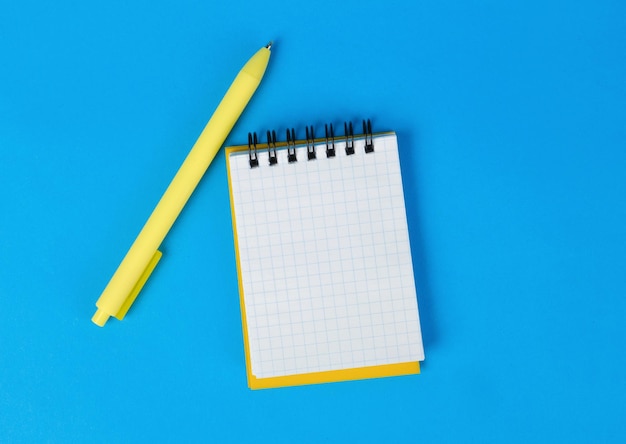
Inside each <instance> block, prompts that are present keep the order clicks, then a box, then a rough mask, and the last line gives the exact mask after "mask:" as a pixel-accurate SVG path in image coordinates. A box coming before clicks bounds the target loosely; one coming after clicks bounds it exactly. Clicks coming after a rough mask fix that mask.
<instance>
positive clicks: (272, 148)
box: [267, 130, 278, 166]
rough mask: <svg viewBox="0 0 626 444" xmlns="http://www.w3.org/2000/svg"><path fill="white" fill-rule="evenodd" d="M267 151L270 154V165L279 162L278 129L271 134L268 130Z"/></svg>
mask: <svg viewBox="0 0 626 444" xmlns="http://www.w3.org/2000/svg"><path fill="white" fill-rule="evenodd" d="M267 153H268V154H269V162H270V166H272V165H276V164H277V163H278V157H277V156H276V131H272V133H271V134H270V132H269V130H268V131H267Z"/></svg>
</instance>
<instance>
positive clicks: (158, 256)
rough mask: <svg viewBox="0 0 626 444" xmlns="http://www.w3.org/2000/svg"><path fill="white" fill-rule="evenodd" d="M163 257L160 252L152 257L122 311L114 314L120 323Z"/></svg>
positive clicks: (125, 301)
mask: <svg viewBox="0 0 626 444" xmlns="http://www.w3.org/2000/svg"><path fill="white" fill-rule="evenodd" d="M161 256H163V253H161V252H160V251H159V250H157V251H156V252H155V253H154V256H152V259H150V262H148V265H147V266H146V268H145V270H144V271H143V273H141V276H139V280H137V283H136V284H135V286H134V287H133V289H132V290H131V291H130V293H129V294H128V296H127V297H126V299H125V300H124V303H123V304H122V306H121V307H120V309H119V310H118V311H117V313H115V314H114V316H115V317H116V318H117V319H119V320H120V321H121V320H122V319H124V316H126V313H127V312H128V309H129V308H130V306H131V305H133V302H135V299H137V296H138V295H139V292H140V291H141V289H142V288H143V286H144V285H145V284H146V282H147V281H148V278H149V277H150V275H151V274H152V272H153V271H154V268H155V267H156V265H157V264H158V263H159V260H160V259H161Z"/></svg>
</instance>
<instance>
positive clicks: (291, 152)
mask: <svg viewBox="0 0 626 444" xmlns="http://www.w3.org/2000/svg"><path fill="white" fill-rule="evenodd" d="M343 128H344V136H343V138H345V142H346V148H345V150H346V155H347V156H350V155H353V154H354V153H355V148H354V139H355V136H354V128H353V126H352V122H344V124H343ZM305 129H306V139H305V140H304V141H300V143H302V142H304V143H305V144H306V152H307V159H308V160H315V159H317V152H316V150H315V133H314V128H313V126H312V125H311V126H307V127H306V128H305ZM286 135H287V141H286V143H284V144H282V146H285V145H286V146H287V161H288V162H289V163H293V162H297V161H298V158H297V153H296V144H297V142H298V141H297V140H296V130H295V129H294V128H290V129H287V131H286ZM357 137H359V138H363V139H364V140H365V145H364V151H365V153H366V154H369V153H373V152H374V133H373V132H372V122H371V121H370V120H369V119H368V120H363V134H359V135H357ZM324 139H325V142H326V157H327V158H332V157H335V156H336V155H337V152H336V149H335V140H336V138H335V131H334V129H333V124H332V123H331V124H326V125H324ZM339 139H340V140H341V139H342V138H341V136H339ZM257 145H258V138H257V134H256V133H248V156H249V161H250V168H256V167H258V166H259V156H258V151H257ZM263 148H264V146H263V145H261V149H263ZM267 153H268V162H269V165H270V166H273V165H277V164H278V154H277V150H276V131H269V130H268V131H267Z"/></svg>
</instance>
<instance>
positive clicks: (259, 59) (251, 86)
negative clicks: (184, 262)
mask: <svg viewBox="0 0 626 444" xmlns="http://www.w3.org/2000/svg"><path fill="white" fill-rule="evenodd" d="M268 60H269V51H268V50H267V49H265V48H263V49H261V50H260V51H259V52H257V53H256V54H255V55H254V56H253V57H252V58H251V59H250V60H249V61H248V63H247V64H246V65H245V66H244V68H243V69H242V70H241V71H240V72H239V74H238V75H237V77H236V78H235V80H234V81H233V83H232V84H231V86H230V88H229V89H228V91H227V92H226V95H225V96H224V98H223V99H222V101H221V102H220V104H219V105H218V107H217V109H216V110H215V113H214V114H213V116H212V117H211V119H210V120H209V122H208V123H207V125H206V127H205V128H204V130H203V131H202V133H201V134H200V137H198V140H197V141H196V143H195V144H194V146H193V148H192V149H191V151H190V152H189V154H188V155H187V157H186V158H185V161H184V162H183V164H182V165H181V167H180V168H179V170H178V172H177V173H176V175H175V176H174V179H173V180H172V182H171V183H170V185H169V186H168V187H167V190H166V191H165V193H164V194H163V196H162V197H161V199H160V201H159V203H158V204H157V206H156V208H155V209H154V210H153V212H152V214H151V215H150V217H149V218H148V220H147V222H146V223H145V225H144V227H143V228H142V230H141V232H140V233H139V235H138V236H137V239H136V240H135V242H134V243H133V244H132V246H131V247H130V249H129V250H128V253H126V256H125V257H124V259H123V260H122V262H121V263H120V265H119V267H118V268H117V270H116V271H115V273H114V275H113V277H112V278H111V280H110V281H109V283H108V285H107V286H106V288H105V289H104V291H103V292H102V295H101V296H100V298H99V299H98V301H97V302H96V306H97V307H98V308H99V310H98V312H99V313H101V312H105V313H106V314H107V315H109V316H116V317H118V318H120V319H121V317H123V315H122V316H118V312H119V311H120V308H121V307H122V305H123V304H124V302H125V300H126V298H127V297H128V296H129V294H130V293H131V292H132V291H133V289H134V287H135V286H136V285H137V282H138V281H139V280H140V278H141V277H142V275H143V274H144V272H145V271H146V268H147V267H148V264H149V263H150V261H151V260H152V258H153V256H154V254H155V252H156V251H157V249H158V248H159V246H160V245H161V243H162V242H163V239H164V238H165V236H166V235H167V233H168V231H169V230H170V228H171V227H172V225H173V224H174V222H175V221H176V218H177V217H178V215H179V214H180V212H181V210H182V209H183V207H184V206H185V204H186V203H187V200H189V197H190V196H191V194H192V193H193V190H194V189H195V188H196V186H197V185H198V183H199V182H200V179H202V176H203V175H204V173H205V171H206V170H207V168H208V166H209V164H210V163H211V161H212V160H213V158H214V157H215V155H216V154H217V152H218V151H219V149H220V147H221V146H222V144H223V143H224V141H225V140H226V137H227V136H228V134H229V133H230V131H231V129H232V127H233V126H234V125H235V122H236V121H237V119H238V118H239V116H240V115H241V113H242V112H243V110H244V108H245V107H246V105H247V104H248V102H249V101H250V98H251V97H252V95H253V94H254V92H255V91H256V89H257V87H258V86H259V83H260V81H261V78H262V77H263V73H264V71H265V67H266V66H267V61H268ZM251 63H252V65H251ZM250 66H252V67H253V68H254V69H253V70H250V69H246V68H249V67H250ZM261 68H262V70H261ZM105 321H106V320H105ZM94 322H95V320H94ZM97 323H98V324H99V325H103V323H102V324H100V323H99V322H97Z"/></svg>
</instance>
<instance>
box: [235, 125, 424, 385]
mask: <svg viewBox="0 0 626 444" xmlns="http://www.w3.org/2000/svg"><path fill="white" fill-rule="evenodd" d="M335 147H336V153H337V154H336V157H331V158H327V157H326V152H325V145H318V146H317V147H316V150H317V159H315V160H307V150H306V147H298V148H296V153H297V162H294V163H288V161H287V150H286V149H281V150H278V164H276V165H273V166H270V165H269V163H268V154H267V152H266V151H262V152H259V166H258V167H256V168H250V165H249V163H248V153H247V151H246V152H238V153H232V154H231V155H230V156H229V162H230V174H231V182H232V193H233V204H234V211H235V223H236V231H237V234H236V235H237V240H238V245H239V259H240V279H241V281H242V284H243V299H244V304H245V311H246V318H247V330H248V344H249V352H250V361H251V367H252V373H253V374H254V375H255V376H256V377H257V378H266V377H272V376H286V375H294V374H302V373H311V372H319V371H327V370H340V369H348V368H356V367H365V366H373V365H382V364H394V363H402V362H412V361H421V360H423V359H424V351H423V347H422V338H421V332H420V325H419V316H418V311H417V298H416V292H415V282H414V278H413V266H412V262H411V251H410V246H409V237H408V229H407V223H406V211H405V206H404V195H403V192H402V179H401V176H400V163H399V160H398V146H397V141H396V136H395V134H389V135H383V136H376V137H374V152H373V153H365V151H364V141H363V140H355V141H354V148H355V154H353V155H349V156H348V155H346V153H345V142H336V143H335Z"/></svg>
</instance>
